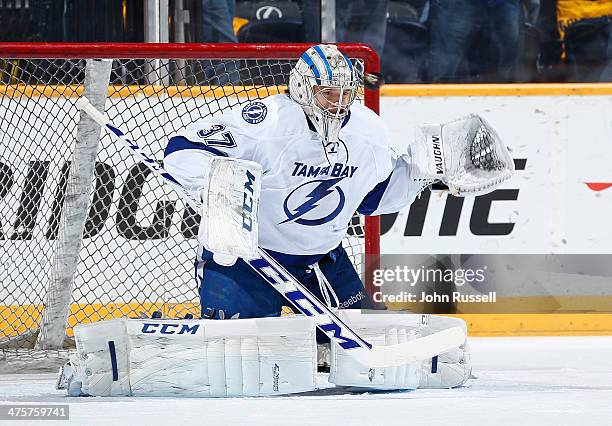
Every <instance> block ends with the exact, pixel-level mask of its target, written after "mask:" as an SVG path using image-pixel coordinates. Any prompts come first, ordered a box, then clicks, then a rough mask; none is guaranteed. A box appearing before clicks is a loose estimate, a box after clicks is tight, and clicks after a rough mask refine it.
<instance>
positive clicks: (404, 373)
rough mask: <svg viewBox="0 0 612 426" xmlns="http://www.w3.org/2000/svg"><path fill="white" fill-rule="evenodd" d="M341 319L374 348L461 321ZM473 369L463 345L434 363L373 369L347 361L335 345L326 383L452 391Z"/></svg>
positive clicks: (386, 316) (351, 315) (353, 315)
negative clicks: (374, 346) (450, 389)
mask: <svg viewBox="0 0 612 426" xmlns="http://www.w3.org/2000/svg"><path fill="white" fill-rule="evenodd" d="M339 314H340V317H341V318H342V319H343V320H344V321H346V322H347V323H349V324H350V325H351V326H353V327H355V328H356V329H357V330H358V331H359V332H360V334H362V335H363V336H364V338H365V339H366V340H368V341H369V342H371V343H372V344H373V345H394V344H397V343H403V342H407V341H410V340H413V339H416V338H419V337H424V336H427V335H430V334H433V333H436V332H439V331H442V330H446V329H448V328H452V327H462V328H463V329H464V331H465V332H466V336H467V327H466V325H465V321H463V320H462V319H460V318H452V317H443V316H436V315H415V314H394V313H388V312H380V311H377V312H376V313H371V314H363V313H361V312H360V311H356V310H355V311H349V310H345V311H340V312H339ZM471 371H472V366H471V362H470V352H469V347H468V345H467V340H466V342H465V343H464V344H463V345H461V346H459V347H457V348H454V349H453V350H451V351H449V352H446V353H443V354H440V355H438V356H437V357H435V358H434V359H430V360H427V361H419V362H415V363H411V364H406V365H403V366H400V367H393V368H380V369H378V368H377V369H372V368H368V367H365V366H363V365H362V364H360V363H358V362H357V361H355V360H353V359H352V358H351V357H349V356H348V355H347V354H346V353H345V351H344V350H343V349H342V348H340V347H339V346H338V345H335V344H332V345H331V365H330V377H329V381H330V382H332V383H335V384H336V385H340V386H353V387H365V388H370V389H380V390H393V389H416V388H452V387H458V386H461V385H463V384H464V383H465V382H466V381H467V379H468V378H469V377H470V373H471Z"/></svg>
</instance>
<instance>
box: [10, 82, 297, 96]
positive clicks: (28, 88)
mask: <svg viewBox="0 0 612 426" xmlns="http://www.w3.org/2000/svg"><path fill="white" fill-rule="evenodd" d="M286 89H287V87H286V86H160V85H142V86H139V85H131V86H109V87H108V91H107V95H108V97H110V98H128V97H134V96H149V97H152V96H167V97H182V98H202V97H204V98H214V99H220V98H224V97H239V98H262V97H266V96H270V95H277V94H279V93H285V90H286ZM82 94H83V86H82V85H46V84H41V85H28V84H13V85H0V96H4V97H9V98H34V97H45V98H59V97H65V98H78V97H80V96H81V95H82Z"/></svg>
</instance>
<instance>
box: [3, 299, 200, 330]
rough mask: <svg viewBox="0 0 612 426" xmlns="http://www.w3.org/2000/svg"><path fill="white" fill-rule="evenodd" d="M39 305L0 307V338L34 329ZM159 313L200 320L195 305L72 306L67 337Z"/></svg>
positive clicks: (37, 322)
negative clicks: (88, 326) (83, 327)
mask: <svg viewBox="0 0 612 426" xmlns="http://www.w3.org/2000/svg"><path fill="white" fill-rule="evenodd" d="M43 309H44V308H43V306H42V305H24V306H16V305H13V306H0V338H2V337H15V336H18V335H20V334H23V333H25V332H27V331H28V330H35V329H37V328H38V325H39V324H40V322H41V320H42V313H43ZM155 311H159V312H161V313H162V316H163V318H184V317H185V315H186V314H188V313H190V314H192V315H193V316H194V318H198V317H199V316H200V305H199V304H198V303H164V302H160V303H109V304H105V305H103V304H99V303H94V304H77V303H75V304H72V305H70V314H69V316H68V329H67V334H68V335H69V336H72V335H73V333H72V327H74V326H75V325H77V324H83V323H91V322H97V321H102V320H108V319H112V318H124V317H134V318H136V317H141V316H144V317H145V318H150V317H151V315H152V314H153V312H155Z"/></svg>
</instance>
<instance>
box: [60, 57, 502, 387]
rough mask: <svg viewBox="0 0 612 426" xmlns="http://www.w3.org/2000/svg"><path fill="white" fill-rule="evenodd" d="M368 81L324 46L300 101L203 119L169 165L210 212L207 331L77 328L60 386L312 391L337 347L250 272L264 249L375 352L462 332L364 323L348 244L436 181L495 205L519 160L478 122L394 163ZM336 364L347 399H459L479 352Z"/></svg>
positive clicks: (277, 100) (452, 127) (300, 75)
mask: <svg viewBox="0 0 612 426" xmlns="http://www.w3.org/2000/svg"><path fill="white" fill-rule="evenodd" d="M362 79H363V75H362V72H361V70H360V69H359V67H358V65H357V64H353V63H352V62H351V61H350V60H349V59H348V58H347V57H346V56H345V55H343V54H342V52H341V51H339V49H338V48H337V47H336V46H334V45H317V46H313V47H311V48H309V49H308V50H307V51H306V52H304V53H303V54H302V56H301V57H300V59H299V60H298V62H297V64H296V65H295V67H294V68H293V70H292V71H291V74H290V77H289V90H288V93H286V94H278V95H274V96H270V97H267V98H265V99H263V100H256V101H252V102H250V103H248V104H246V105H244V106H238V107H235V108H233V109H232V110H230V111H228V112H226V113H224V114H223V115H221V116H218V117H211V118H205V119H202V120H201V121H198V122H196V123H194V124H193V125H191V126H189V127H188V128H186V129H184V130H183V131H182V132H180V133H179V134H176V135H175V136H173V137H172V138H171V139H170V140H169V142H168V145H167V147H166V150H165V156H164V167H165V168H166V170H167V172H168V173H169V174H170V175H172V176H173V178H174V179H175V180H176V181H178V183H179V184H180V185H182V187H184V188H185V189H186V190H187V191H188V192H189V193H190V194H191V195H192V196H193V197H195V198H197V199H198V200H200V201H201V206H202V207H201V211H200V214H201V223H200V226H199V234H198V242H199V249H198V253H197V261H196V265H195V269H196V270H195V276H196V279H197V282H198V288H199V295H200V303H201V319H183V320H166V319H146V320H127V319H126V320H112V321H105V322H102V323H97V324H89V325H82V326H79V327H77V328H76V329H75V337H76V341H77V351H78V356H76V357H74V358H73V360H72V363H71V364H72V365H71V366H70V368H65V369H64V372H63V375H62V377H61V378H60V381H61V382H62V384H63V386H64V387H68V388H69V390H70V393H71V394H73V395H77V394H88V395H147V396H153V395H185V396H244V395H247V396H258V395H274V394H287V393H296V392H304V391H309V390H313V389H314V388H315V386H316V380H315V379H316V371H317V340H318V341H319V342H320V343H322V342H324V341H325V340H326V336H324V335H322V334H319V335H318V336H317V333H316V331H315V330H316V324H315V322H316V321H314V320H313V319H312V318H310V317H308V316H303V315H296V313H298V311H299V310H296V309H295V304H294V305H292V304H291V303H290V302H288V301H287V299H286V298H285V297H283V295H282V294H281V293H279V292H278V291H276V290H275V289H274V288H273V286H271V285H270V284H269V282H267V280H266V279H264V277H262V275H261V274H258V273H256V272H255V271H254V270H253V268H252V266H250V265H249V264H248V259H250V258H253V257H254V256H256V255H257V250H259V248H258V247H260V248H261V249H264V250H265V251H266V252H267V253H268V254H269V255H270V256H271V257H272V258H274V260H275V261H276V262H278V264H280V265H282V267H284V268H285V269H286V270H287V271H288V272H289V273H290V274H291V275H293V276H294V277H295V278H296V279H297V280H299V282H300V283H302V284H303V285H304V286H305V287H306V288H307V289H308V290H309V291H310V292H311V293H312V294H313V295H314V296H315V297H316V298H317V299H318V300H319V301H323V303H325V304H326V305H327V306H328V307H330V308H333V309H334V311H335V312H336V313H337V314H338V316H339V317H340V318H341V319H342V320H343V321H344V322H346V323H347V324H349V325H351V326H352V327H353V328H354V329H355V330H358V331H359V332H360V333H361V335H362V336H363V337H364V338H365V339H367V340H368V341H369V342H371V343H372V344H373V345H393V344H395V343H402V342H406V341H410V340H412V339H418V338H421V337H423V336H427V335H428V334H431V333H435V332H437V331H439V330H443V329H445V328H449V327H452V326H457V325H458V324H459V325H460V326H461V327H463V329H464V330H465V324H463V323H462V321H461V320H459V319H454V318H444V317H435V316H432V317H429V316H426V315H424V316H422V315H401V314H387V313H382V314H377V315H367V314H362V313H361V312H360V310H359V309H360V308H363V307H366V306H367V303H368V295H367V294H366V293H365V291H364V289H363V284H362V282H361V280H360V278H359V276H358V274H357V273H356V271H355V269H354V267H353V265H352V263H351V262H350V260H349V258H348V256H347V253H346V252H345V250H344V248H343V247H342V244H341V241H342V239H343V238H344V236H345V235H346V232H347V228H348V224H349V223H350V221H351V217H352V216H353V214H354V213H355V212H359V213H360V214H363V215H380V214H385V213H394V212H397V211H399V210H400V209H402V208H404V207H406V206H408V205H409V204H410V203H412V201H413V200H414V199H415V197H417V196H418V195H419V194H420V192H421V191H423V189H425V188H427V187H428V186H430V185H431V184H433V183H441V184H443V185H445V186H446V187H447V188H448V190H449V191H450V193H452V194H453V195H456V196H469V195H477V194H483V193H487V192H490V191H492V190H494V189H495V188H496V187H497V186H498V185H499V184H500V183H502V182H504V181H505V180H507V179H509V178H510V177H511V176H512V174H513V172H514V166H513V161H512V158H511V157H510V155H509V153H508V151H507V149H506V147H505V146H504V145H503V143H502V142H501V140H500V138H499V137H498V135H497V133H496V132H495V130H494V129H493V128H492V127H491V126H490V125H489V124H488V123H487V122H486V121H485V120H484V119H483V118H481V117H479V116H476V115H469V116H467V117H464V118H459V119H457V120H455V121H452V122H449V123H444V124H436V125H425V126H422V127H419V128H418V129H417V131H416V134H415V135H414V138H413V139H411V140H410V141H408V142H409V143H407V146H406V148H405V152H402V153H396V152H395V151H394V150H392V149H391V148H390V146H389V137H388V135H387V131H386V129H385V127H384V125H383V122H382V120H381V119H380V118H379V117H378V116H377V115H376V114H375V113H374V112H372V111H371V110H369V109H368V108H367V107H365V106H363V105H362V104H360V103H359V102H354V101H355V99H356V97H357V95H358V92H359V89H360V86H361V85H362ZM111 343H112V344H111ZM320 352H321V351H320ZM319 355H321V354H319ZM328 356H329V360H328V362H329V367H330V376H329V381H330V382H332V383H335V384H336V385H338V386H351V387H360V388H371V389H415V388H418V387H457V386H461V385H462V384H463V383H464V382H465V381H466V380H467V379H468V377H469V375H470V371H471V363H470V354H469V350H468V346H467V342H464V343H462V344H460V345H457V347H455V348H454V349H452V350H451V351H448V352H445V353H440V354H436V356H433V357H431V358H429V359H425V360H419V361H415V362H412V363H408V364H406V365H400V366H392V367H387V368H375V369H373V368H369V367H368V366H367V365H363V364H361V363H359V362H358V361H357V360H355V359H354V358H353V357H351V356H347V353H346V351H345V350H344V349H342V348H340V347H339V346H338V345H337V344H332V345H331V350H330V352H329V353H328Z"/></svg>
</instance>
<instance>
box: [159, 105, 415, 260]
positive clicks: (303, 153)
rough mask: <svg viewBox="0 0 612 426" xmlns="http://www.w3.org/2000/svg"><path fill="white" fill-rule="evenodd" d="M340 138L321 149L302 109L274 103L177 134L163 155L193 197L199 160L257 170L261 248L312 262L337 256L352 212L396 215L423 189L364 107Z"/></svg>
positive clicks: (356, 109) (199, 183)
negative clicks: (225, 159) (235, 161)
mask: <svg viewBox="0 0 612 426" xmlns="http://www.w3.org/2000/svg"><path fill="white" fill-rule="evenodd" d="M339 138H340V140H341V142H340V143H338V144H328V146H324V144H323V142H322V140H321V138H320V137H319V136H318V134H317V133H316V132H315V131H314V130H313V127H312V126H311V125H309V121H308V119H307V117H306V115H305V114H304V112H303V111H302V109H301V107H300V106H299V105H298V104H297V103H295V102H294V101H292V100H291V99H290V98H289V97H288V96H287V95H275V96H270V97H268V98H265V99H264V100H258V101H253V102H251V103H249V104H247V105H245V106H239V107H236V108H233V109H232V110H229V111H227V112H226V113H224V114H223V115H221V116H218V117H214V118H206V119H203V120H200V121H198V122H196V123H194V124H192V125H191V126H189V127H187V128H186V129H185V130H183V131H181V132H179V133H178V134H177V135H175V136H173V137H172V138H171V139H170V141H169V143H168V146H167V147H166V150H165V153H164V155H165V157H164V167H165V168H166V169H167V170H168V172H170V173H171V174H172V175H173V176H174V177H175V178H176V179H177V180H178V181H179V182H181V183H182V184H183V185H185V186H186V187H189V188H191V189H194V188H198V187H202V188H203V187H204V181H203V179H205V176H206V172H205V170H204V169H203V167H204V166H203V164H206V161H204V160H205V159H204V158H203V156H207V155H223V156H230V157H233V158H240V159H245V160H252V161H256V162H258V163H259V164H261V165H262V168H263V178H262V184H261V199H260V204H259V215H258V218H259V245H260V247H263V248H265V249H268V250H272V251H274V252H277V253H282V254H287V255H297V256H300V257H301V256H307V257H309V256H312V255H321V254H325V253H328V252H329V251H331V250H332V249H334V248H336V247H337V246H338V245H339V244H340V242H341V240H342V239H343V238H344V237H345V235H346V232H347V228H348V225H349V222H350V220H351V217H352V215H353V214H354V213H355V212H356V211H358V212H359V213H362V214H365V215H377V214H382V213H390V212H396V211H398V210H400V209H401V208H402V207H404V206H406V205H407V204H409V203H411V202H412V201H413V200H414V197H415V196H416V195H417V194H418V192H419V191H420V189H421V185H419V184H417V183H413V182H412V179H411V178H410V158H409V157H408V156H407V155H404V156H398V155H396V154H395V153H394V151H393V150H391V149H390V147H389V141H388V135H387V131H386V129H385V126H384V125H383V123H382V120H381V119H380V117H379V116H378V115H376V114H375V113H374V112H373V111H371V110H370V109H368V108H367V107H365V106H363V105H361V104H358V103H355V104H353V106H352V107H351V110H350V114H349V115H348V116H347V118H346V119H345V120H344V123H343V127H342V129H341V131H340V134H339Z"/></svg>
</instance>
